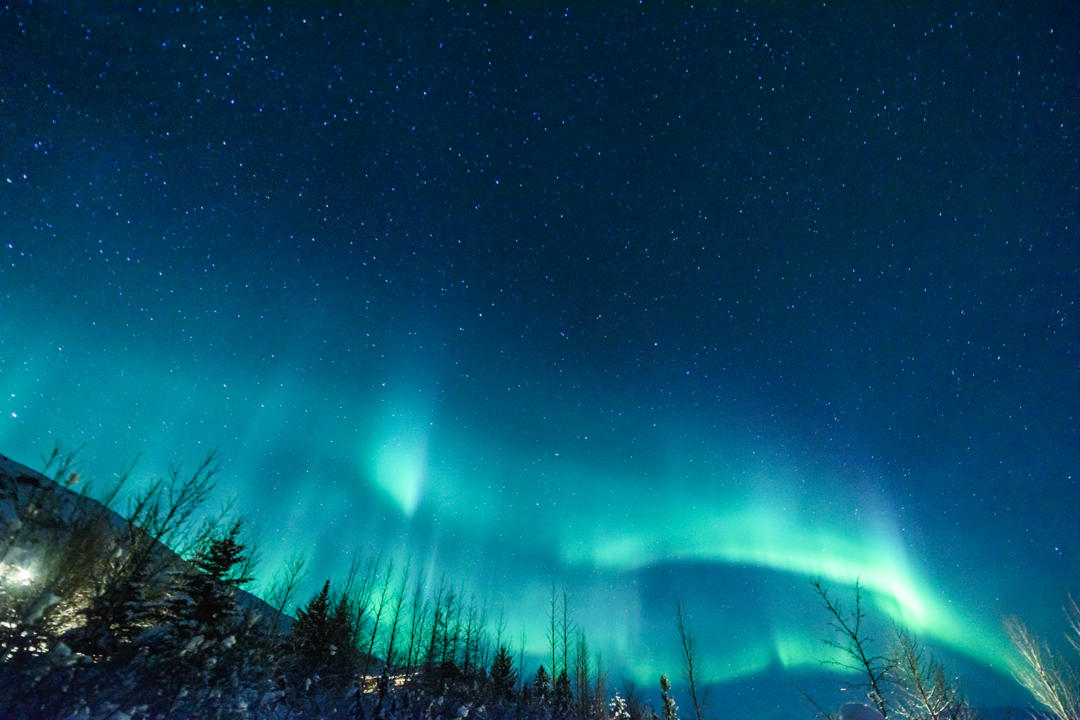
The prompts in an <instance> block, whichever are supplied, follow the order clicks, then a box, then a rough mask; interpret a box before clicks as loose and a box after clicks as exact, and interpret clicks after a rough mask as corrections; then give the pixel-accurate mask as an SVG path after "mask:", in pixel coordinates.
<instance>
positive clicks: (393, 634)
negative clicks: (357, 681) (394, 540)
mask: <svg viewBox="0 0 1080 720" xmlns="http://www.w3.org/2000/svg"><path fill="white" fill-rule="evenodd" d="M411 567H412V560H411V559H410V560H409V561H408V562H406V563H405V570H404V572H402V573H401V584H400V585H399V586H398V589H397V592H396V593H395V594H394V599H393V601H392V602H393V605H394V608H393V614H392V615H391V616H390V631H389V637H388V638H387V640H386V653H385V657H386V665H385V667H386V668H387V669H389V668H390V667H393V665H394V652H395V648H394V645H395V642H396V640H397V635H398V627H399V626H400V623H401V610H402V608H403V607H404V606H405V588H406V587H408V584H409V571H410V569H411Z"/></svg>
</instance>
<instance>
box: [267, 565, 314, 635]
mask: <svg viewBox="0 0 1080 720" xmlns="http://www.w3.org/2000/svg"><path fill="white" fill-rule="evenodd" d="M305 576H307V559H306V558H305V557H304V554H303V553H302V552H300V551H299V550H297V551H296V552H294V553H293V554H292V555H290V556H289V557H288V559H286V560H285V566H284V567H283V568H282V569H281V570H279V571H278V572H277V573H275V574H274V580H273V582H272V584H271V585H270V592H269V593H268V595H267V603H268V604H269V605H270V607H272V608H273V609H274V622H273V623H272V624H271V626H270V633H271V634H276V633H277V631H278V623H279V622H281V616H282V615H284V614H285V609H286V608H287V607H288V605H289V603H290V602H291V601H292V599H293V597H294V596H295V595H296V589H297V588H298V587H299V586H300V583H302V582H303V581H304V577H305Z"/></svg>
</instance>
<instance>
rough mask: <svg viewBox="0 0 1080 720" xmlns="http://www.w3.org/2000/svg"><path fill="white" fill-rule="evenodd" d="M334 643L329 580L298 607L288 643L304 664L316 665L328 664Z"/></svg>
mask: <svg viewBox="0 0 1080 720" xmlns="http://www.w3.org/2000/svg"><path fill="white" fill-rule="evenodd" d="M332 643H333V637H332V635H331V625H330V581H329V580H327V581H326V583H324V584H323V588H322V590H321V591H320V592H319V593H318V594H316V595H315V597H313V598H311V600H309V601H308V604H307V605H306V606H305V607H304V609H302V610H297V612H296V621H295V622H294V623H293V626H292V636H291V637H290V639H289V647H290V650H291V651H292V654H293V655H294V657H295V659H296V660H297V661H299V663H300V665H301V666H302V667H305V668H307V669H316V668H319V667H321V666H322V665H323V664H325V662H326V659H327V658H328V657H330V656H331V653H332V650H331V648H330V646H331V644H332Z"/></svg>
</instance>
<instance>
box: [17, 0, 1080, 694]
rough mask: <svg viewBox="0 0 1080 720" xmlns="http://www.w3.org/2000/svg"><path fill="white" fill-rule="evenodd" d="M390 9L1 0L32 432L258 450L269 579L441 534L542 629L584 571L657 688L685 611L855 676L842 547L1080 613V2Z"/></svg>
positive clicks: (889, 610) (967, 629)
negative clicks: (306, 558) (561, 589)
mask: <svg viewBox="0 0 1080 720" xmlns="http://www.w3.org/2000/svg"><path fill="white" fill-rule="evenodd" d="M386 5H387V7H383V8H379V9H372V8H366V9H359V10H358V9H350V10H347V11H345V10H341V11H339V10H338V9H336V6H335V9H333V10H327V11H323V12H320V11H318V10H303V11H301V10H299V9H297V6H295V5H281V6H278V5H273V6H266V5H260V6H256V5H253V4H247V3H235V4H231V5H230V6H229V7H228V8H224V9H223V8H222V7H219V6H218V5H217V4H210V6H209V7H207V8H203V9H194V10H193V9H189V8H187V7H184V8H182V9H178V10H174V9H167V8H165V7H161V8H158V9H156V10H139V9H137V8H136V6H134V5H131V4H127V3H119V4H114V5H109V6H108V7H107V8H105V9H103V8H102V7H99V6H98V5H96V4H84V3H74V4H72V3H52V2H46V3H34V4H32V5H31V4H23V3H9V4H6V5H5V6H4V9H3V12H2V14H0V46H2V47H3V59H0V83H2V85H0V91H2V95H0V100H2V102H0V138H2V142H0V241H2V244H0V409H2V410H3V417H2V418H0V443H2V451H3V452H4V453H5V454H8V455H11V456H12V457H14V458H16V459H20V460H23V461H30V462H32V461H33V460H34V459H35V458H36V457H37V455H38V454H40V453H41V452H44V451H47V450H48V448H49V447H50V446H51V444H52V442H53V440H54V439H59V440H61V441H64V442H66V443H68V444H71V445H77V444H81V443H86V449H85V450H84V458H85V459H86V461H87V463H88V465H89V468H90V469H91V470H93V471H95V472H96V473H98V474H100V475H102V476H107V475H108V474H109V473H111V472H113V471H115V470H116V469H117V468H118V467H120V465H122V463H123V461H125V460H128V459H130V457H131V456H133V455H134V454H135V453H136V452H140V451H141V452H143V453H144V454H145V460H144V463H143V466H142V467H143V468H144V470H145V471H146V472H148V473H149V472H152V471H160V470H161V469H163V468H164V467H165V466H166V464H167V463H168V461H170V460H173V459H187V460H189V461H192V460H193V459H195V458H197V457H198V456H199V455H200V454H201V453H203V452H205V449H206V448H207V447H213V446H220V447H221V450H222V454H223V457H224V459H225V461H226V472H225V476H224V479H223V494H226V493H233V494H237V495H238V496H239V505H240V508H241V509H242V510H243V511H244V512H246V513H248V514H249V515H251V517H252V519H253V521H254V522H255V524H256V525H258V527H259V528H260V530H261V532H262V534H263V538H264V540H263V553H264V556H265V558H266V560H265V562H264V567H263V572H264V573H265V574H266V575H267V576H268V575H269V574H271V573H272V572H273V570H274V569H275V568H276V564H277V563H279V562H280V561H281V559H282V558H283V557H284V556H285V555H286V554H287V553H288V552H289V551H291V550H292V549H293V548H296V547H300V548H303V549H305V550H307V551H309V552H310V553H311V555H312V557H313V564H314V567H315V569H316V574H318V575H327V574H338V573H340V572H341V571H342V570H343V569H344V567H346V566H347V564H348V557H349V556H348V554H347V552H346V550H349V549H350V548H353V547H357V548H359V549H360V551H362V552H366V553H371V554H374V553H376V552H378V551H379V550H380V549H382V550H386V551H387V552H393V553H396V554H398V555H400V556H402V557H404V556H405V555H412V556H413V557H415V558H418V559H419V560H420V561H421V562H422V563H423V564H424V565H425V567H427V568H429V570H430V571H431V572H436V573H437V572H444V571H445V572H448V573H451V574H452V575H453V576H454V577H457V578H460V579H461V580H462V581H465V582H468V583H469V584H470V586H471V587H473V588H475V591H476V592H477V593H478V594H479V595H482V596H485V597H489V598H490V599H491V601H492V602H493V603H496V604H502V605H505V606H507V608H508V619H509V621H510V625H511V626H513V627H518V628H519V627H524V628H525V630H526V632H527V635H528V640H529V644H530V648H531V649H534V650H536V651H540V650H542V648H543V647H544V639H543V634H542V630H541V625H542V620H543V617H542V615H543V613H544V612H545V610H544V603H545V602H546V597H547V592H548V590H547V588H549V587H550V583H551V581H552V579H553V578H554V579H555V580H556V581H557V582H560V583H561V582H563V581H566V582H567V583H569V585H570V587H571V588H572V589H573V593H574V596H575V601H576V602H575V604H576V607H577V616H578V618H579V621H580V622H581V623H582V624H583V625H584V626H585V627H586V629H587V630H588V631H589V633H590V636H591V637H592V638H593V643H594V646H595V647H597V648H598V649H600V650H602V651H603V653H604V658H605V663H607V664H609V665H610V666H611V667H621V668H624V669H626V670H627V671H628V672H630V673H632V674H635V675H638V676H639V677H641V678H643V679H647V680H648V682H650V683H651V682H652V680H651V678H652V677H653V675H655V674H657V673H658V672H660V671H661V670H667V671H669V672H672V671H673V670H672V669H671V665H672V664H673V662H674V644H673V637H670V635H671V627H670V626H671V618H670V600H671V596H672V595H673V594H678V595H681V596H683V597H686V598H689V599H690V600H689V601H688V609H689V610H690V612H691V613H692V614H693V616H694V618H695V620H696V622H697V624H698V625H699V626H700V628H701V629H700V632H701V633H702V634H703V636H704V638H705V640H706V642H707V645H708V647H709V648H710V650H709V655H710V657H709V662H710V665H711V666H712V674H713V675H714V676H715V677H716V678H717V679H730V678H743V679H745V678H747V677H753V676H754V675H755V674H757V673H762V672H773V671H777V670H778V669H779V668H781V667H785V668H790V669H796V670H798V669H805V668H808V667H816V659H817V658H816V656H815V654H816V653H820V647H819V640H820V638H821V636H822V635H823V633H824V632H825V624H824V618H822V616H821V612H820V608H818V607H817V605H816V604H815V602H814V600H813V597H812V593H811V592H810V591H809V585H808V579H809V578H811V577H815V576H822V577H824V578H825V579H826V580H828V581H829V582H830V583H832V584H834V585H835V586H836V587H837V589H838V591H839V592H844V591H845V590H846V589H847V588H849V587H850V585H851V584H852V583H853V582H854V580H855V579H856V578H862V579H863V581H864V582H865V583H866V584H867V585H868V587H869V588H870V590H871V591H872V592H873V593H874V597H875V603H876V605H875V608H876V609H878V610H880V611H881V613H882V614H883V616H886V617H890V618H892V619H896V620H899V621H901V622H906V623H908V624H909V625H911V626H912V627H914V628H915V629H916V630H917V631H918V632H920V634H923V635H924V636H925V637H926V638H927V640H928V641H930V642H931V643H934V644H936V645H937V646H939V647H941V648H944V649H945V651H946V652H955V653H958V656H957V657H959V658H966V659H967V660H966V661H964V660H962V661H963V662H971V663H973V664H974V665H978V666H985V665H987V664H990V665H995V666H997V667H999V668H1000V667H1001V665H1002V663H1003V661H1004V658H1005V654H1004V653H1005V651H1004V649H1003V647H1004V645H1003V641H1002V637H1001V630H1000V619H1001V617H1002V616H1003V615H1006V614H1010V613H1018V614H1020V615H1022V616H1025V617H1026V618H1028V619H1029V620H1030V621H1031V622H1032V624H1033V625H1034V626H1035V627H1036V629H1038V630H1039V631H1042V632H1044V633H1046V634H1048V635H1054V634H1055V633H1057V632H1058V631H1059V629H1060V615H1059V613H1058V610H1057V608H1059V607H1060V606H1061V604H1062V602H1063V601H1064V598H1065V594H1066V592H1067V591H1069V590H1073V591H1075V590H1076V589H1077V579H1078V578H1080V532H1078V531H1077V518H1078V517H1080V485H1078V481H1077V476H1078V472H1080V431H1078V424H1077V413H1078V399H1080V371H1078V368H1080V347H1078V337H1080V335H1078V331H1077V306H1076V301H1077V295H1078V287H1080V283H1078V280H1080V278H1078V272H1080V242H1078V239H1077V223H1078V217H1077V207H1078V205H1077V194H1078V184H1080V170H1078V158H1080V148H1078V147H1077V139H1076V128H1077V127H1080V122H1078V121H1080V117H1078V105H1077V97H1078V93H1077V77H1078V76H1080V75H1078V72H1077V71H1078V69H1080V68H1078V62H1077V57H1078V55H1077V53H1078V48H1080V44H1078V35H1080V31H1078V20H1077V16H1076V13H1075V10H1074V8H1072V7H1071V5H1070V4H1069V3H1057V4H1054V3H1044V4H1040V6H1039V7H1038V8H1033V7H1029V6H1028V4H1026V3H1018V4H1010V3H994V4H971V5H941V4H935V5H929V4H919V5H916V6H914V7H897V6H895V5H893V4H884V3H859V4H858V5H856V6H840V7H836V6H832V5H824V4H820V5H814V6H812V7H811V6H809V5H807V4H798V5H796V4H775V5H765V4H734V3H732V4H725V5H724V6H722V7H720V8H717V9H712V10H702V9H691V8H688V7H686V6H685V5H679V6H670V5H668V6H664V5H656V4H653V5H641V6H638V7H635V8H634V9H632V10H631V9H625V10H624V9H619V10H611V9H608V10H595V9H594V10H577V9H570V10H563V9H560V10H551V11H540V10H537V9H535V7H536V6H535V4H529V5H528V8H532V9H527V8H526V7H525V6H523V5H522V4H519V5H518V6H517V7H514V6H510V7H507V6H503V7H500V8H498V9H493V8H484V7H481V6H479V5H475V6H467V5H460V4H454V6H453V7H450V6H447V5H444V4H434V3H431V4H421V5H419V6H418V7H413V8H410V9H404V8H403V7H402V6H401V4H398V3H388V4H386ZM467 7H470V8H471V9H466V8H467ZM511 8H513V9H511ZM312 582H313V583H315V582H316V581H315V580H313V581H312ZM751 616H752V619H751ZM613 618H614V619H615V620H613ZM989 672H990V677H993V671H989ZM998 684H999V685H1001V683H998ZM995 692H999V693H1000V696H999V697H995V698H993V701H998V700H1001V699H1002V698H1005V699H1009V698H1016V697H1022V696H1021V695H1020V693H1019V691H1018V690H1014V689H1005V690H1002V688H1001V687H998V688H997V690H996V691H995Z"/></svg>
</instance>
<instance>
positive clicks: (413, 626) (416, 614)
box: [405, 572, 430, 676]
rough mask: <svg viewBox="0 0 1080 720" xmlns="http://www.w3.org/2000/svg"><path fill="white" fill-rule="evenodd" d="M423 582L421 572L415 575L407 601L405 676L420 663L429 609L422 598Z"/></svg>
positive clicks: (425, 600)
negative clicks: (407, 638)
mask: <svg viewBox="0 0 1080 720" xmlns="http://www.w3.org/2000/svg"><path fill="white" fill-rule="evenodd" d="M424 591H425V580H424V575H423V573H422V572H420V573H417V574H416V582H415V583H414V584H413V592H412V599H411V600H410V601H409V643H408V645H409V646H408V648H407V649H406V651H405V675H406V676H408V675H409V673H410V672H411V671H412V668H413V666H414V665H415V664H416V663H417V662H419V661H420V646H421V645H422V644H423V642H424V627H425V624H426V623H427V615H428V609H429V607H430V605H429V603H428V601H427V599H426V598H425V597H424Z"/></svg>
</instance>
